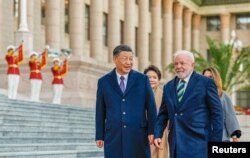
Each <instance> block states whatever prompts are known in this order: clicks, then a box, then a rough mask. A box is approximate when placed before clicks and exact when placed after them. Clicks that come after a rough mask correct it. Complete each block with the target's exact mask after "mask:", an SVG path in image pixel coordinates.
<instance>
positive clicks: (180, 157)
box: [154, 50, 223, 158]
mask: <svg viewBox="0 0 250 158" xmlns="http://www.w3.org/2000/svg"><path fill="white" fill-rule="evenodd" d="M174 65H175V72H176V77H175V78H174V79H173V80H171V81H170V82H168V83H167V84H166V85H165V86H164V90H163V98H162V104H161V107H160V112H159V115H158V117H157V121H156V126H155V139H154V144H155V145H156V146H157V147H159V148H160V146H159V144H160V143H161V137H162V134H163V131H164V129H165V127H166V125H167V123H168V121H169V136H168V141H169V148H170V157H171V158H207V142H208V141H222V131H223V112H222V105H221V103H220V99H219V96H218V92H217V89H216V86H215V83H214V81H213V80H212V79H209V78H207V77H204V76H202V75H200V74H197V73H196V72H195V71H194V67H195V61H194V56H193V54H192V53H191V52H188V51H184V50H182V51H177V53H176V54H175V56H174Z"/></svg>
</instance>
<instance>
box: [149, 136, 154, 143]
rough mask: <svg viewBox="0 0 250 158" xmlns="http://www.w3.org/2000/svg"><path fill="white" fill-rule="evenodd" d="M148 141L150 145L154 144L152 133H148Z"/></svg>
mask: <svg viewBox="0 0 250 158" xmlns="http://www.w3.org/2000/svg"><path fill="white" fill-rule="evenodd" d="M148 141H149V144H150V145H152V144H154V135H153V134H150V135H148Z"/></svg>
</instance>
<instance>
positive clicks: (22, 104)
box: [0, 98, 95, 112]
mask: <svg viewBox="0 0 250 158" xmlns="http://www.w3.org/2000/svg"><path fill="white" fill-rule="evenodd" d="M0 106H12V107H17V108H18V107H24V108H25V107H30V108H37V109H42V108H47V109H50V110H59V111H60V110H62V111H65V110H66V111H68V110H72V111H79V110H80V111H82V110H83V111H90V112H93V111H95V110H94V109H92V108H83V107H81V106H75V105H74V106H73V105H59V104H50V103H41V102H29V101H22V100H9V99H1V98H0Z"/></svg>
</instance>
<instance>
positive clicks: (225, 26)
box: [220, 13, 231, 42]
mask: <svg viewBox="0 0 250 158" xmlns="http://www.w3.org/2000/svg"><path fill="white" fill-rule="evenodd" d="M230 18H231V15H230V13H222V14H221V15H220V20H221V42H228V41H229V40H230Z"/></svg>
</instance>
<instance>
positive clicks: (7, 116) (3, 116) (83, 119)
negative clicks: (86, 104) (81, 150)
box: [0, 113, 94, 124]
mask: <svg viewBox="0 0 250 158" xmlns="http://www.w3.org/2000/svg"><path fill="white" fill-rule="evenodd" d="M0 120H16V121H30V120H32V121H39V122H47V121H51V120H52V121H54V122H65V123H67V122H74V123H79V124H82V123H86V122H93V121H94V119H93V118H87V117H81V118H69V117H64V118H62V117H59V118H58V117H57V116H56V115H54V116H46V115H40V116H37V117H34V116H30V115H28V114H26V115H25V116H23V115H15V114H1V113H0Z"/></svg>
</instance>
